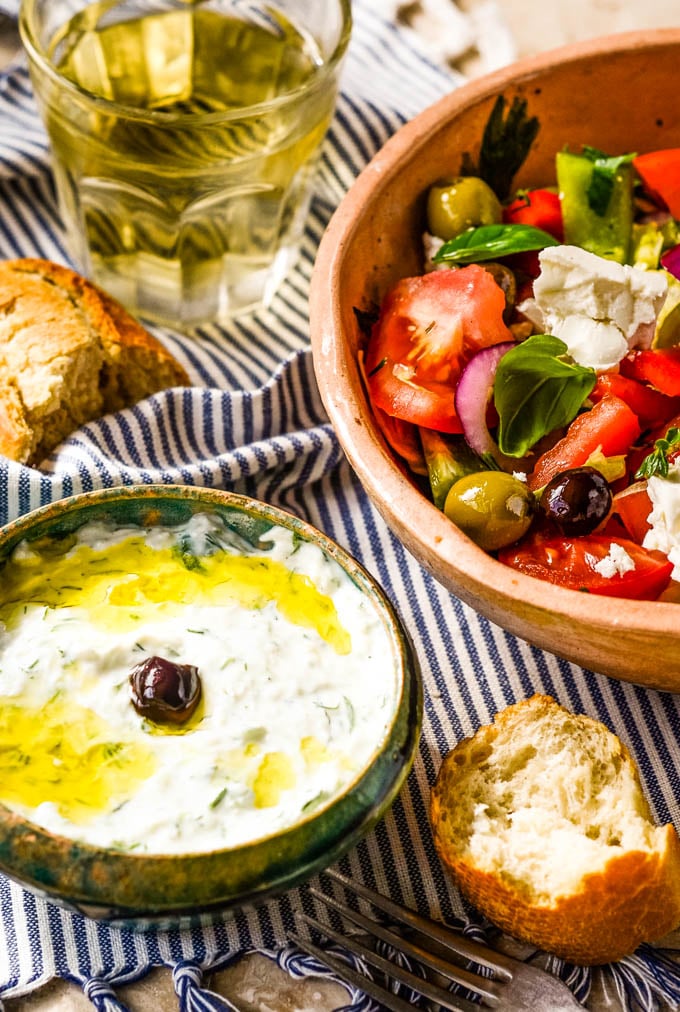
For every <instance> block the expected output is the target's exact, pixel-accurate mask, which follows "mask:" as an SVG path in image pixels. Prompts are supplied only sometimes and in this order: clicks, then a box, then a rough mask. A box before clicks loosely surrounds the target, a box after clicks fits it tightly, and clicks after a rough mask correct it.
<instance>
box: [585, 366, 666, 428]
mask: <svg viewBox="0 0 680 1012" xmlns="http://www.w3.org/2000/svg"><path fill="white" fill-rule="evenodd" d="M605 394H614V396H615V397H620V398H621V400H622V401H625V402H626V404H627V405H628V407H629V408H631V409H632V410H633V411H634V412H635V414H636V415H637V416H638V418H639V419H640V424H641V425H642V428H643V429H649V428H652V427H656V426H657V425H663V423H664V422H667V421H668V420H669V419H670V418H673V417H674V415H677V414H678V412H680V397H669V396H668V394H662V393H661V392H660V391H659V390H655V389H654V388H653V387H650V386H647V384H646V383H640V382H639V381H638V380H634V379H630V378H629V377H628V376H622V375H621V373H613V372H608V373H602V374H601V375H600V376H598V377H597V382H596V383H595V386H594V387H593V389H592V392H591V394H590V400H591V401H601V400H602V398H603V397H604V396H605Z"/></svg>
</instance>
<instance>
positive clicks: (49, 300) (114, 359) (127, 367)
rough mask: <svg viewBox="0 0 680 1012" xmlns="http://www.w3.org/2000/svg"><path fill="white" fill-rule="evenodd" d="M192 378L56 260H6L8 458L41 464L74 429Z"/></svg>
mask: <svg viewBox="0 0 680 1012" xmlns="http://www.w3.org/2000/svg"><path fill="white" fill-rule="evenodd" d="M188 382H189V379H188V376H187V374H186V372H185V370H184V369H183V368H182V366H181V365H180V364H179V362H177V361H176V360H175V358H174V357H173V356H172V355H171V354H170V352H169V351H168V350H167V348H165V347H164V345H163V344H161V342H160V341H158V340H156V338H155V337H153V336H152V335H151V334H149V333H148V332H147V331H146V330H145V329H144V328H143V327H142V326H141V324H139V323H138V322H137V321H136V320H135V319H134V318H133V317H132V316H130V314H129V313H128V312H127V311H126V310H125V309H124V308H123V307H122V306H120V305H119V304H118V303H117V302H115V301H114V300H113V299H112V298H111V297H110V296H108V295H106V294H105V293H104V292H102V291H101V290H100V289H98V288H97V287H96V286H95V285H93V284H91V283H90V282H89V281H87V280H86V279H85V278H84V277H82V276H81V275H80V274H77V273H76V272H75V271H72V270H70V269H69V268H67V267H63V266H61V265H59V264H56V263H53V262H52V261H49V260H40V259H34V258H26V259H20V260H6V261H3V262H0V453H2V454H4V456H6V457H10V458H11V459H12V460H17V461H19V462H20V463H27V464H37V463H39V462H40V461H41V460H42V459H43V458H44V457H45V456H46V455H47V454H48V453H49V452H50V450H52V449H53V448H54V447H55V446H56V445H57V444H58V443H60V442H61V441H62V440H63V439H65V438H66V436H68V435H69V434H70V433H71V432H72V431H73V430H74V429H76V428H77V427H78V426H79V425H83V424H84V423H85V422H88V421H91V420H92V419H94V418H97V417H98V416H100V415H102V414H105V413H106V412H108V411H117V410H119V409H121V408H123V407H129V406H130V405H131V404H134V403H136V402H137V401H138V400H140V399H141V398H142V397H145V396H147V395H148V394H151V393H155V392H156V391H158V390H163V389H166V388H168V387H172V386H186V385H187V384H188Z"/></svg>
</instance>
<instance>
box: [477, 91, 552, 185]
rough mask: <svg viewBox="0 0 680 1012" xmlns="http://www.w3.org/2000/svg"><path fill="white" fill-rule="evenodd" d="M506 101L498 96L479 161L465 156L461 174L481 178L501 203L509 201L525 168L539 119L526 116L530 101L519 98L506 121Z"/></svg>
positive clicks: (488, 123)
mask: <svg viewBox="0 0 680 1012" xmlns="http://www.w3.org/2000/svg"><path fill="white" fill-rule="evenodd" d="M504 113H505V98H504V97H503V95H499V96H498V98H497V99H496V101H495V103H494V107H493V109H492V110H491V114H490V116H489V119H488V120H487V124H486V126H485V128H484V133H483V134H482V143H481V146H480V149H479V161H478V163H477V164H475V162H474V161H473V159H472V158H471V156H470V154H469V153H468V152H466V153H465V154H464V155H463V164H462V167H461V174H462V175H464V176H479V177H480V178H481V179H483V180H484V182H485V183H488V184H489V186H490V187H491V189H492V190H493V191H494V193H495V194H496V196H497V197H498V199H499V200H500V201H503V200H507V198H508V197H509V196H510V192H511V190H512V181H513V179H514V178H515V176H516V174H517V172H518V171H519V169H520V168H521V167H522V165H523V164H524V162H525V160H526V157H527V155H528V154H529V151H530V149H531V145H532V144H533V143H534V141H535V139H536V135H537V134H538V131H539V127H540V124H539V121H538V119H537V117H536V116H527V101H526V99H525V98H519V97H518V96H517V95H516V96H515V97H514V98H513V100H512V105H511V106H510V108H509V110H508V115H507V117H506V118H504Z"/></svg>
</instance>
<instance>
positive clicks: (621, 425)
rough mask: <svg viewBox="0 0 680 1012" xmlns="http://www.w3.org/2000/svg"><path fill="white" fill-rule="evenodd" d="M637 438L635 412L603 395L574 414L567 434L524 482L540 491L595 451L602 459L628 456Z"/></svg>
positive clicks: (546, 454) (546, 453) (637, 425)
mask: <svg viewBox="0 0 680 1012" xmlns="http://www.w3.org/2000/svg"><path fill="white" fill-rule="evenodd" d="M639 435H640V423H639V421H638V417H637V415H636V414H635V412H634V411H632V410H631V409H630V408H629V407H628V405H627V404H626V402H625V401H623V400H621V398H620V397H615V396H614V395H613V394H605V395H604V397H603V398H602V400H600V401H598V402H597V403H596V404H595V405H594V406H593V407H592V408H591V409H590V411H584V412H583V413H582V414H580V415H577V416H576V418H575V419H574V421H573V422H572V423H571V425H570V426H569V428H568V429H567V432H566V435H565V436H564V437H563V438H562V439H560V440H559V442H557V443H555V445H554V446H553V447H551V449H549V450H546V452H545V453H544V454H543V455H542V456H540V457H539V458H538V460H537V462H536V466H535V467H534V470H533V471H532V473H531V474H530V475H529V477H528V479H527V480H528V484H529V488H531V489H532V490H536V489H539V488H542V487H543V486H544V485H547V484H548V482H549V481H550V479H551V478H554V477H555V475H556V474H559V473H560V471H566V470H568V469H569V468H572V467H580V466H581V465H582V464H585V463H586V461H587V460H588V458H589V457H590V456H591V454H593V453H595V451H596V450H597V449H600V450H601V451H602V453H603V454H604V455H605V457H615V456H616V455H617V454H622V453H627V452H628V450H629V448H630V447H631V445H632V444H633V443H634V442H635V440H636V439H637V437H638V436H639Z"/></svg>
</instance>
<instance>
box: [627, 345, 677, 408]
mask: <svg viewBox="0 0 680 1012" xmlns="http://www.w3.org/2000/svg"><path fill="white" fill-rule="evenodd" d="M619 369H620V370H621V375H622V376H628V377H629V379H634V380H639V381H640V382H642V383H650V384H651V385H652V386H653V387H656V389H657V390H660V391H661V393H664V394H668V396H669V397H680V348H677V347H675V348H640V349H638V350H637V351H632V352H631V353H630V354H629V355H626V357H625V358H623V359H622V360H621V363H620V365H619Z"/></svg>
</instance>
